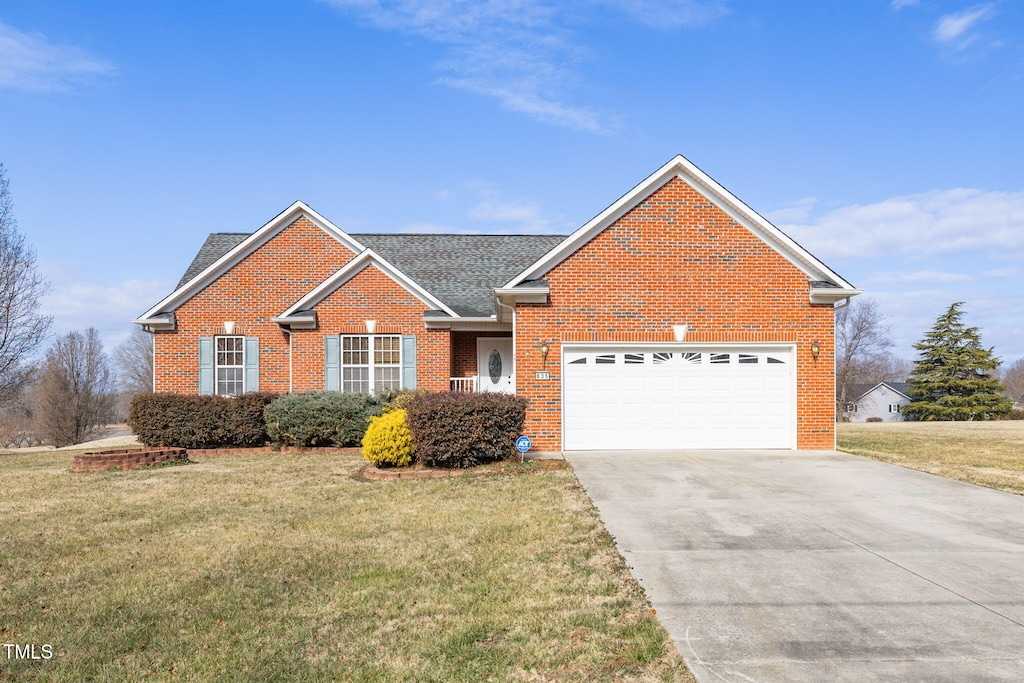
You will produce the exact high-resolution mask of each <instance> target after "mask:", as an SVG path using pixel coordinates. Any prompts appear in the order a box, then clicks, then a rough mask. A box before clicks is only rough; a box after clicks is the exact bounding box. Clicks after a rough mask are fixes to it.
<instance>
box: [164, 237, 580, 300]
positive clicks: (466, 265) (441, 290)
mask: <svg viewBox="0 0 1024 683" xmlns="http://www.w3.org/2000/svg"><path fill="white" fill-rule="evenodd" d="M249 235H250V233H238V232H215V233H211V234H210V235H209V236H208V237H207V238H206V242H204V243H203V246H202V247H201V248H200V249H199V252H198V253H197V254H196V256H195V258H194V259H192V264H191V265H190V266H189V267H188V270H186V271H185V275H184V276H183V277H182V278H181V282H179V283H178V287H181V286H182V285H184V284H185V283H187V282H188V281H189V280H191V279H192V278H194V277H195V276H196V275H198V274H199V273H201V272H202V271H203V270H205V269H206V268H208V267H209V266H210V265H211V264H213V263H214V262H216V261H217V260H218V259H219V258H221V257H222V256H223V255H224V254H226V253H227V252H229V251H230V250H231V249H233V248H234V247H236V246H237V245H238V244H240V243H241V242H242V241H244V240H245V238H247V237H249ZM351 237H352V238H353V239H355V240H358V241H359V242H360V243H361V244H363V245H364V246H366V247H367V248H368V249H372V250H373V251H374V252H376V254H377V255H378V256H379V257H380V258H382V259H384V260H385V261H386V262H387V263H388V264H389V265H390V266H393V267H394V268H395V269H397V270H398V271H401V273H404V274H405V275H406V276H407V277H408V279H411V280H412V281H413V282H414V283H416V284H418V285H419V286H420V287H422V289H423V290H425V291H426V292H429V293H430V294H431V295H432V296H433V297H436V299H437V300H439V301H440V302H442V303H443V304H444V305H445V307H447V308H450V309H451V310H452V311H453V312H454V313H455V314H456V315H458V316H465V317H487V316H489V315H492V314H493V313H494V289H495V288H496V287H499V286H501V284H502V283H503V282H505V281H506V280H508V278H510V277H512V276H513V275H515V274H516V273H518V272H519V271H520V270H522V269H523V268H525V267H527V266H528V265H530V264H531V263H533V262H534V261H536V260H537V259H538V258H540V257H541V256H542V255H544V254H545V253H547V252H548V251H549V250H550V249H552V248H553V247H555V246H556V245H558V244H559V243H560V242H562V241H563V240H564V239H565V235H438V234H429V235H422V234H408V233H394V234H383V233H366V234H353V235H351ZM342 265H344V264H342ZM335 275H337V273H336V274H335ZM331 277H332V278H333V277H335V276H334V275H332V276H331ZM328 279H330V278H328ZM337 286H340V284H338V285H337ZM307 303H308V302H307ZM439 308H440V307H439ZM291 310H292V309H289V311H291ZM296 310H303V308H299V309H296Z"/></svg>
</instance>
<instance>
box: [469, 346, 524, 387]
mask: <svg viewBox="0 0 1024 683" xmlns="http://www.w3.org/2000/svg"><path fill="white" fill-rule="evenodd" d="M476 359H477V361H476V372H477V376H478V377H479V379H478V380H477V387H478V389H479V390H480V391H504V392H505V393H506V394H514V393H516V384H515V368H514V367H513V358H512V337H478V338H477V340H476Z"/></svg>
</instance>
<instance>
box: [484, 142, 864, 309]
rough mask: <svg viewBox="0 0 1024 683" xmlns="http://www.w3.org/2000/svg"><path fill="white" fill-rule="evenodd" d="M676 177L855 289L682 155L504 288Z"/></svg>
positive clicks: (796, 258) (791, 256) (788, 252)
mask: <svg viewBox="0 0 1024 683" xmlns="http://www.w3.org/2000/svg"><path fill="white" fill-rule="evenodd" d="M673 177H677V178H679V179H681V180H682V181H683V182H685V183H686V184H687V185H689V186H690V187H692V188H694V189H695V190H696V191H697V192H699V193H701V194H702V195H704V196H705V197H707V198H708V199H710V200H711V201H712V202H713V203H714V204H715V205H716V206H718V207H719V208H720V209H722V210H723V211H725V212H726V213H727V214H728V215H729V216H730V217H731V218H732V219H733V220H735V221H736V222H737V223H739V224H740V225H742V226H744V227H746V228H747V229H748V230H750V231H751V232H752V233H754V235H756V236H758V237H760V238H761V239H762V240H763V241H764V242H765V243H766V244H768V246H770V247H771V248H772V249H774V250H775V251H777V252H779V253H780V254H782V255H783V256H784V257H785V258H786V259H788V260H789V261H790V262H791V263H792V264H793V265H795V266H796V267H797V268H799V269H800V270H801V271H802V272H803V273H804V274H806V275H807V276H808V277H809V278H811V279H812V280H831V281H832V282H835V283H836V284H838V285H839V286H840V288H842V289H844V290H853V289H854V287H853V285H851V284H850V283H848V282H847V281H846V280H844V279H843V278H841V277H840V276H839V275H838V274H836V273H835V272H833V271H832V269H830V268H829V267H828V266H826V265H825V264H824V263H822V262H821V261H819V260H818V259H817V258H815V257H814V256H813V255H812V254H811V253H810V252H808V251H807V250H806V249H804V248H803V247H801V246H800V245H799V244H797V243H796V242H794V241H793V240H792V239H791V238H790V237H789V236H788V235H786V234H785V233H783V232H782V231H781V230H779V229H778V228H776V227H775V226H774V225H772V224H771V223H769V222H768V220H767V219H765V218H764V217H763V216H761V215H760V214H758V213H757V212H756V211H754V210H753V209H751V208H750V207H749V206H747V205H746V204H744V203H743V202H742V201H740V200H739V198H737V197H736V196H735V195H733V194H732V193H731V192H729V191H728V190H726V189H725V188H724V187H722V186H721V185H720V184H719V183H718V182H716V181H715V180H713V179H712V178H711V177H710V176H709V175H707V174H706V173H704V171H702V170H700V169H699V168H697V166H695V165H694V164H693V163H692V162H690V161H689V160H688V159H686V158H685V157H683V156H682V155H676V156H675V157H674V158H673V159H672V160H671V161H669V162H668V163H667V164H665V165H664V166H662V167H661V168H659V169H658V170H657V171H655V172H654V173H652V174H651V175H650V176H648V177H647V178H646V179H644V180H643V181H642V182H641V183H640V184H638V185H637V186H636V187H634V188H633V189H632V190H630V191H629V192H627V193H626V194H624V195H623V196H622V197H620V198H619V199H618V200H617V201H616V202H615V203H613V204H612V205H611V206H609V207H608V208H606V209H605V210H604V211H602V212H601V213H599V214H598V215H597V216H595V217H594V218H592V219H591V220H590V221H588V222H587V223H586V224H585V225H583V226H582V227H581V228H579V229H578V230H577V231H576V232H574V233H572V234H571V235H569V237H567V238H566V239H565V241H563V242H562V243H560V244H559V245H558V246H556V247H555V248H554V249H552V250H551V251H549V252H548V253H547V254H545V255H544V256H542V257H541V258H540V259H539V260H538V261H536V262H535V263H534V264H533V265H531V266H530V267H529V268H527V269H526V270H525V271H523V272H522V273H520V274H519V275H517V276H516V277H515V278H513V279H512V280H510V281H509V282H508V283H506V284H505V285H503V286H502V288H501V289H508V288H511V287H515V286H516V285H518V284H520V283H521V282H524V281H525V280H536V279H539V278H542V277H543V276H544V275H545V274H546V273H547V272H548V271H550V270H551V269H552V268H554V267H555V266H557V265H558V264H559V263H561V262H562V261H564V260H565V259H567V258H569V256H571V255H572V254H573V253H575V252H576V251H577V250H578V249H580V248H581V247H582V246H583V245H585V244H586V243H587V242H589V241H590V240H591V239H593V238H594V237H596V236H597V235H598V234H600V233H601V232H602V231H603V230H604V229H605V228H607V227H608V226H610V225H612V224H613V223H614V222H615V221H617V220H618V219H619V218H621V217H622V216H623V215H624V214H626V213H627V212H628V211H630V210H631V209H632V208H633V207H635V206H636V205H637V204H639V203H640V202H642V201H643V200H644V199H646V198H647V197H649V196H650V195H651V194H653V193H654V192H655V191H656V190H658V189H660V188H661V187H662V186H664V185H665V183H667V182H669V181H670V180H671V179H672V178H673ZM848 295H852V293H848Z"/></svg>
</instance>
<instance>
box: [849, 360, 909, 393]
mask: <svg viewBox="0 0 1024 683" xmlns="http://www.w3.org/2000/svg"><path fill="white" fill-rule="evenodd" d="M913 369H914V363H913V361H909V360H907V359H906V358H900V357H899V356H895V355H893V354H891V353H887V352H885V351H883V352H880V353H876V354H873V355H871V356H868V357H867V358H864V359H863V360H860V361H856V362H854V364H853V369H852V372H851V375H852V376H853V377H854V378H855V379H856V381H857V382H858V383H864V384H871V385H875V384H878V383H879V382H906V381H907V378H908V377H909V376H910V371H911V370H913ZM850 398H856V396H851V397H850Z"/></svg>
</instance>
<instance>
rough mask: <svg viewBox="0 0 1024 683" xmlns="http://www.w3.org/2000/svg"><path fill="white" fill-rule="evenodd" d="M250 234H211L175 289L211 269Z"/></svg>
mask: <svg viewBox="0 0 1024 683" xmlns="http://www.w3.org/2000/svg"><path fill="white" fill-rule="evenodd" d="M250 234H251V233H248V232H214V233H210V236H209V237H207V238H206V241H205V242H203V246H201V247H200V248H199V253H197V254H196V256H195V258H193V259H192V263H191V264H190V265H189V267H188V269H187V270H185V274H184V275H182V276H181V281H180V282H178V286H177V287H175V289H179V288H180V287H181V286H182V285H183V284H185V283H186V282H188V281H189V280H191V279H192V278H194V277H195V276H196V275H199V273H201V272H203V271H204V270H206V269H207V268H209V267H210V266H211V265H213V262H214V261H216V260H217V259H219V258H220V257H221V256H223V255H224V254H226V253H228V252H229V251H231V250H232V249H234V248H235V247H236V246H238V245H239V244H240V243H241V242H242V240H244V239H245V238H246V237H248V236H249V235H250Z"/></svg>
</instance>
